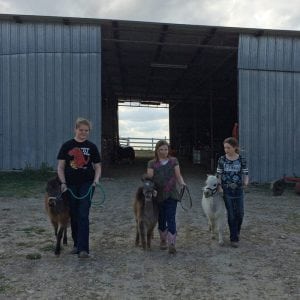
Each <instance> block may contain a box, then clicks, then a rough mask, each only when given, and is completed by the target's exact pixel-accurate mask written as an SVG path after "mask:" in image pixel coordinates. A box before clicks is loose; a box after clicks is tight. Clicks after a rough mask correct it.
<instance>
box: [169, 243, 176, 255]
mask: <svg viewBox="0 0 300 300" xmlns="http://www.w3.org/2000/svg"><path fill="white" fill-rule="evenodd" d="M169 253H170V254H175V253H176V248H175V245H174V244H170V245H169Z"/></svg>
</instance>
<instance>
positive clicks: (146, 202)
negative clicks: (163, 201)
mask: <svg viewBox="0 0 300 300" xmlns="http://www.w3.org/2000/svg"><path fill="white" fill-rule="evenodd" d="M142 181H143V186H142V187H139V188H138V190H137V192H136V196H135V199H134V203H133V209H134V215H135V220H136V239H135V245H136V246H139V242H140V240H141V242H142V247H143V249H144V250H146V249H147V248H148V249H150V248H151V238H152V237H153V231H154V228H155V226H156V224H157V221H158V212H159V208H158V202H157V198H156V196H157V191H156V190H155V188H154V183H153V181H152V179H150V178H147V177H145V176H144V177H143V178H142ZM146 234H147V243H146V238H145V235H146Z"/></svg>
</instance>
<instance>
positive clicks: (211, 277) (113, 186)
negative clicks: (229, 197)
mask: <svg viewBox="0 0 300 300" xmlns="http://www.w3.org/2000/svg"><path fill="white" fill-rule="evenodd" d="M144 170H145V162H138V163H136V164H135V165H134V166H129V165H126V164H122V165H120V166H116V167H113V168H111V169H110V170H104V178H103V180H102V182H101V184H102V186H103V188H104V190H105V193H106V203H105V205H104V207H100V206H99V203H100V201H101V197H102V196H101V194H100V192H99V191H98V192H97V193H96V195H95V197H94V202H93V204H92V208H91V215H90V220H91V227H90V231H91V234H90V247H91V258H90V259H86V260H82V259H81V260H80V259H78V258H77V256H75V255H71V254H69V251H70V250H71V248H72V243H71V238H69V245H68V246H67V247H64V249H63V251H62V254H61V255H60V257H56V256H55V255H54V253H53V245H54V240H55V239H54V234H53V230H52V227H51V226H50V223H49V221H48V219H47V216H46V214H45V212H44V206H43V194H42V193H41V194H40V195H37V196H36V197H35V198H30V199H28V198H23V199H22V198H19V199H17V198H0V238H1V244H0V299H130V300H131V299H300V292H299V286H300V274H299V269H300V268H299V254H300V247H299V245H300V234H299V233H300V222H299V221H300V197H299V196H298V195H296V194H295V193H294V191H293V190H292V189H289V190H287V191H285V192H284V194H283V195H282V196H279V197H273V196H271V193H270V190H269V189H268V188H267V187H266V186H257V185H256V186H251V187H250V188H249V193H247V194H245V218H244V223H243V227H242V232H241V242H240V247H239V248H237V249H234V248H231V247H230V246H229V241H228V235H229V234H228V229H226V235H225V236H226V240H225V246H224V247H220V246H218V244H217V241H216V240H211V239H210V236H209V233H208V230H207V222H206V219H205V217H204V215H203V212H202V209H201V201H200V199H201V193H202V190H201V189H202V187H203V185H204V179H205V175H204V172H203V170H202V169H201V167H200V166H198V165H192V164H190V163H184V164H182V173H183V176H184V178H185V181H186V183H187V184H188V186H189V188H190V191H191V195H192V199H193V207H192V209H191V210H189V211H188V212H185V211H184V210H182V209H181V207H180V206H178V210H177V227H178V241H177V251H178V252H177V254H176V255H175V256H171V255H169V254H168V253H167V252H166V251H162V250H159V237H158V232H157V231H155V235H154V239H153V242H152V251H146V252H143V250H142V249H141V248H136V247H135V246H134V239H135V222H134V216H133V210H132V201H133V197H134V194H135V190H136V188H137V187H138V186H139V184H140V179H139V178H140V176H141V175H142V173H143V172H144ZM69 236H70V234H69ZM30 254H31V255H33V256H35V255H36V254H39V255H41V257H40V258H38V257H37V258H38V259H29V258H28V255H30Z"/></svg>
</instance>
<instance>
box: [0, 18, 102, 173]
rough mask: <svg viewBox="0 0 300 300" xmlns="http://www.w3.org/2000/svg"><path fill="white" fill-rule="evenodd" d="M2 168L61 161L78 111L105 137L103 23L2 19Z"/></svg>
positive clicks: (94, 136) (94, 135) (98, 136)
mask: <svg viewBox="0 0 300 300" xmlns="http://www.w3.org/2000/svg"><path fill="white" fill-rule="evenodd" d="M0 89H1V90H0V109H1V112H0V116H1V121H0V169H20V168H24V167H25V166H30V167H33V168H39V167H40V166H41V164H42V163H47V164H48V165H50V166H53V167H55V166H56V155H57V152H58V149H59V147H60V145H61V143H62V142H63V141H65V140H66V139H69V138H71V137H73V128H74V121H75V120H76V118H77V117H78V116H82V117H86V118H89V119H90V120H91V121H92V123H93V131H92V133H91V136H90V139H91V140H92V141H94V142H95V143H96V144H97V145H98V146H99V147H100V145H101V144H100V141H101V28H100V26H97V25H82V24H81V25H79V24H78V25H73V24H72V25H64V24H51V23H48V24H47V23H46V24H45V23H22V24H17V23H13V22H6V21H4V22H1V21H0Z"/></svg>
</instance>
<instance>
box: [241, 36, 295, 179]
mask: <svg viewBox="0 0 300 300" xmlns="http://www.w3.org/2000/svg"><path fill="white" fill-rule="evenodd" d="M238 68H239V124H240V144H241V147H242V148H243V149H244V153H245V155H246V156H247V158H248V161H249V171H250V176H251V181H256V182H269V181H272V180H275V179H278V178H280V177H282V176H283V175H284V174H286V175H293V174H297V175H298V176H300V121H299V116H300V39H297V38H283V37H275V36H273V37H272V36H261V37H253V36H249V35H241V36H240V40H239V61H238Z"/></svg>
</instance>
